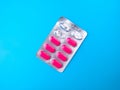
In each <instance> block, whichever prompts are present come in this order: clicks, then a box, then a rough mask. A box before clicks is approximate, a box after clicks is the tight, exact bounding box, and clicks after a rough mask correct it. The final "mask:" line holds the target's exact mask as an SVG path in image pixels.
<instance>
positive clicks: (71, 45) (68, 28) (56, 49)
mask: <svg viewBox="0 0 120 90" xmlns="http://www.w3.org/2000/svg"><path fill="white" fill-rule="evenodd" d="M86 36H87V32H86V31H85V30H83V29H81V28H80V27H78V26H77V25H75V24H74V23H72V22H71V21H70V20H68V19H67V18H65V17H60V19H59V20H58V21H57V23H56V24H55V26H54V27H53V29H52V31H51V32H50V33H49V35H48V37H47V38H46V40H45V42H44V43H43V45H42V46H41V47H40V49H39V50H38V52H37V56H38V57H39V58H40V59H41V60H43V61H44V62H45V63H47V64H48V65H50V66H52V67H53V68H55V69H56V70H57V71H59V72H63V71H64V70H65V68H66V67H67V65H68V64H69V62H70V61H71V59H72V57H73V56H74V55H75V53H76V51H77V50H78V48H79V47H80V45H81V44H82V42H83V40H84V39H85V37H86Z"/></svg>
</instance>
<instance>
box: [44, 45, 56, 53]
mask: <svg viewBox="0 0 120 90" xmlns="http://www.w3.org/2000/svg"><path fill="white" fill-rule="evenodd" d="M44 48H45V49H46V50H48V51H49V52H51V53H54V52H55V48H54V47H52V46H51V45H49V44H45V45H44Z"/></svg>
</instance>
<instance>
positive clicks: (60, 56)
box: [57, 52, 67, 61]
mask: <svg viewBox="0 0 120 90" xmlns="http://www.w3.org/2000/svg"><path fill="white" fill-rule="evenodd" d="M57 57H58V58H59V59H61V60H62V61H67V57H66V56H65V55H64V54H63V53H62V52H58V53H57Z"/></svg>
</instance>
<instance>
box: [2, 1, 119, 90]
mask: <svg viewBox="0 0 120 90" xmlns="http://www.w3.org/2000/svg"><path fill="white" fill-rule="evenodd" d="M60 16H65V17H67V18H69V19H70V20H72V21H73V22H74V23H76V24H77V25H79V26H80V27H81V28H83V29H85V30H86V31H87V32H88V36H87V38H86V39H85V41H84V42H83V44H82V46H81V48H79V50H78V51H77V53H76V55H75V56H74V57H73V59H72V62H71V63H70V64H69V66H68V67H67V69H66V70H65V72H64V73H59V72H57V71H56V70H54V69H53V68H51V67H49V66H48V65H47V64H45V63H43V62H42V61H41V60H39V59H38V58H37V57H36V52H37V51H38V49H39V47H40V46H41V45H42V43H43V41H44V40H45V38H46V37H47V35H48V34H49V32H50V31H51V29H52V27H53V26H54V24H55V23H56V21H57V20H58V18H59V17H60ZM10 89H12V90H48V89H50V90H120V1H119V0H0V90H10Z"/></svg>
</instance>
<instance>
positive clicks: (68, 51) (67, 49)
mask: <svg viewBox="0 0 120 90" xmlns="http://www.w3.org/2000/svg"><path fill="white" fill-rule="evenodd" d="M62 50H63V51H65V52H66V53H68V54H71V53H72V49H71V48H70V47H68V46H67V45H62Z"/></svg>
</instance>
